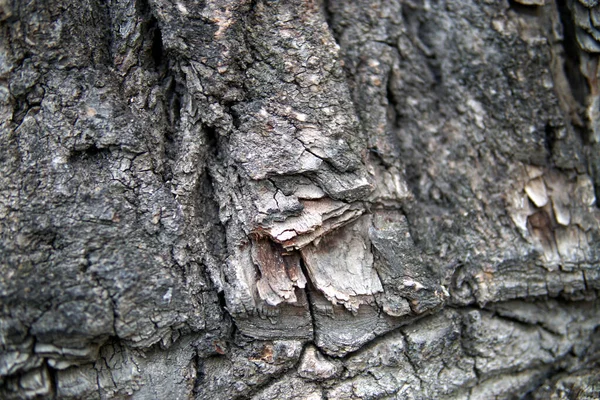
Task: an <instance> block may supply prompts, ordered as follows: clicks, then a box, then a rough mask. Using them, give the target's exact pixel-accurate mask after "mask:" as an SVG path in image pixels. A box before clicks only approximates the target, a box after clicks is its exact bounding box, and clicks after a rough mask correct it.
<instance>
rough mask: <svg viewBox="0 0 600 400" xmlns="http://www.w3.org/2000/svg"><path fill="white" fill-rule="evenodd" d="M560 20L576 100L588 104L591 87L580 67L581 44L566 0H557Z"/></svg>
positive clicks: (568, 72)
mask: <svg viewBox="0 0 600 400" xmlns="http://www.w3.org/2000/svg"><path fill="white" fill-rule="evenodd" d="M556 3H557V6H558V12H559V16H560V22H561V24H562V27H563V37H564V39H563V41H562V47H563V51H564V55H565V57H564V65H563V68H564V71H565V75H566V77H567V80H568V82H569V85H570V88H571V92H572V93H573V96H574V98H575V100H577V102H578V103H579V105H580V106H582V107H583V105H585V104H586V101H587V97H588V95H589V92H590V90H589V87H588V84H587V81H586V78H585V76H583V74H582V73H581V69H580V59H579V57H580V55H579V52H580V51H581V50H580V49H579V44H578V43H577V39H576V36H575V24H574V23H573V15H572V13H571V10H569V7H567V4H566V1H565V0H557V2H556Z"/></svg>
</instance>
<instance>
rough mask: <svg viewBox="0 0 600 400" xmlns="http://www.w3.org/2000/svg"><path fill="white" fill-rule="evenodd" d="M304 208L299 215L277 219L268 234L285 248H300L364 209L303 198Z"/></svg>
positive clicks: (337, 202)
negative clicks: (278, 220)
mask: <svg viewBox="0 0 600 400" xmlns="http://www.w3.org/2000/svg"><path fill="white" fill-rule="evenodd" d="M301 203H302V205H303V206H304V209H303V211H302V212H301V214H300V215H299V216H297V217H289V218H287V219H286V220H285V221H283V222H275V223H273V224H272V226H271V227H270V228H269V229H267V230H266V233H267V234H268V235H269V236H270V237H271V238H272V239H273V240H274V241H276V242H278V243H281V244H282V245H283V247H284V248H286V249H288V250H291V249H300V248H302V247H304V246H306V245H308V244H309V243H310V242H312V241H313V240H315V239H317V238H318V237H321V236H323V235H325V234H326V233H328V232H330V231H332V230H334V229H336V228H339V227H340V226H342V225H344V224H346V223H348V222H350V221H352V220H354V219H356V218H358V217H359V216H360V215H361V214H362V213H363V212H364V209H363V207H362V206H361V205H359V204H347V203H344V202H341V201H337V200H332V199H328V198H325V199H320V200H303V201H301Z"/></svg>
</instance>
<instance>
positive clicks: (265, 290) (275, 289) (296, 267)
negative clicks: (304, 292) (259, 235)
mask: <svg viewBox="0 0 600 400" xmlns="http://www.w3.org/2000/svg"><path fill="white" fill-rule="evenodd" d="M252 259H253V260H254V262H255V263H256V264H257V265H258V268H259V270H260V273H261V277H260V279H259V280H258V282H256V288H257V289H258V294H259V295H260V297H261V298H262V299H263V300H265V301H266V302H267V304H269V305H271V306H276V305H277V304H279V303H282V302H287V303H295V302H296V301H297V298H296V294H295V289H296V288H300V289H303V288H304V287H305V285H306V278H305V277H304V274H303V273H302V270H301V269H300V255H299V254H298V253H286V252H285V250H284V249H283V248H282V247H281V246H280V245H278V244H276V243H273V242H272V241H270V240H269V239H258V240H256V241H254V242H253V243H252Z"/></svg>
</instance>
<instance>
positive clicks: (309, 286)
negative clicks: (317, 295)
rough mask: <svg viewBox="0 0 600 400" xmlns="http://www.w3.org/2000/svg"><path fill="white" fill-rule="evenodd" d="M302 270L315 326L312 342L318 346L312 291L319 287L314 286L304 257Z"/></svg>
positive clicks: (301, 263)
mask: <svg viewBox="0 0 600 400" xmlns="http://www.w3.org/2000/svg"><path fill="white" fill-rule="evenodd" d="M300 270H301V271H302V273H303V274H304V276H305V277H306V287H305V288H304V292H305V293H306V302H307V303H308V312H309V313H310V320H311V323H312V328H313V338H312V343H315V346H316V339H317V323H316V320H315V309H314V307H313V297H312V296H313V294H312V293H313V292H314V291H317V290H318V289H317V288H316V287H314V285H313V283H312V281H311V279H310V275H309V274H308V269H307V268H306V264H305V263H304V259H303V258H302V257H300ZM305 347H306V346H305Z"/></svg>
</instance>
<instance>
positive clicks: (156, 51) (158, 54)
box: [148, 17, 166, 70]
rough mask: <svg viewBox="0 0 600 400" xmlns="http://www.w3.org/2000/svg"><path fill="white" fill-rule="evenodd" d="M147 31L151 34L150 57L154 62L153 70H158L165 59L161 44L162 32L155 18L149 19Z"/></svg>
mask: <svg viewBox="0 0 600 400" xmlns="http://www.w3.org/2000/svg"><path fill="white" fill-rule="evenodd" d="M148 29H149V31H150V32H152V47H151V49H150V55H151V56H152V60H153V61H154V66H155V68H156V69H157V70H158V69H160V66H162V65H163V64H164V63H165V62H166V59H165V54H164V48H163V42H162V32H161V30H160V27H159V26H158V21H156V18H154V17H151V19H150V23H149V27H148Z"/></svg>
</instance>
